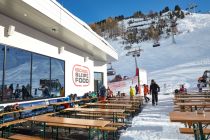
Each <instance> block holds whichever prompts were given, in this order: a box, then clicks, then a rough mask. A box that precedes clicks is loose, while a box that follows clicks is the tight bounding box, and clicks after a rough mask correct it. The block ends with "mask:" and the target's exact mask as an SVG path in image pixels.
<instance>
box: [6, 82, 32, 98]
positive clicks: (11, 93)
mask: <svg viewBox="0 0 210 140" xmlns="http://www.w3.org/2000/svg"><path fill="white" fill-rule="evenodd" d="M3 92H4V93H5V95H6V96H7V97H8V98H10V99H15V100H16V99H19V98H20V97H22V100H26V99H29V98H31V94H30V85H29V84H27V85H26V86H25V85H22V86H20V85H19V84H17V85H16V87H15V88H14V86H13V84H10V85H5V87H4V89H3Z"/></svg>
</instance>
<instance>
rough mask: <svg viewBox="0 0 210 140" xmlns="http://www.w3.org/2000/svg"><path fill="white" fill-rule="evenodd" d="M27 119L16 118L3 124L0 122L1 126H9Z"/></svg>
mask: <svg viewBox="0 0 210 140" xmlns="http://www.w3.org/2000/svg"><path fill="white" fill-rule="evenodd" d="M26 121H27V120H25V119H19V120H14V121H11V122H6V123H3V124H0V128H2V127H8V126H10V125H14V124H19V123H23V122H26Z"/></svg>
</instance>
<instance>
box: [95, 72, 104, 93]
mask: <svg viewBox="0 0 210 140" xmlns="http://www.w3.org/2000/svg"><path fill="white" fill-rule="evenodd" d="M103 83H104V81H103V73H102V72H94V91H96V92H99V89H100V87H101V86H102V85H103Z"/></svg>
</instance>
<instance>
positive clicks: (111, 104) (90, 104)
mask: <svg viewBox="0 0 210 140" xmlns="http://www.w3.org/2000/svg"><path fill="white" fill-rule="evenodd" d="M86 105H87V106H105V107H112V108H113V107H119V108H131V107H132V105H131V104H114V103H86Z"/></svg>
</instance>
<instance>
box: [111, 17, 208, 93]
mask: <svg viewBox="0 0 210 140" xmlns="http://www.w3.org/2000/svg"><path fill="white" fill-rule="evenodd" d="M125 23H126V22H125ZM177 23H178V25H177V28H178V32H179V33H178V34H177V35H175V41H176V44H173V43H172V38H171V37H170V38H167V39H165V38H161V39H160V45H161V46H160V47H156V48H153V47H152V45H153V41H147V42H141V43H139V44H133V45H132V47H139V46H140V47H141V48H142V49H143V52H142V53H141V56H140V57H138V58H137V61H138V66H139V67H141V68H143V69H146V70H147V72H148V79H155V80H156V81H157V83H158V84H159V85H160V87H161V91H164V92H171V91H173V90H174V89H175V88H177V87H179V85H180V84H185V85H186V86H187V88H188V89H195V88H196V83H197V79H198V77H199V76H202V74H203V72H204V70H207V69H210V42H209V40H210V14H191V15H187V16H186V17H185V18H184V19H182V20H178V21H177ZM127 26H128V25H127ZM127 26H126V27H127ZM108 41H109V43H110V44H111V45H112V46H113V47H114V48H115V49H116V50H117V52H118V54H119V60H118V61H116V62H113V63H112V66H113V68H114V69H116V71H117V74H121V75H122V76H124V75H126V76H130V77H132V76H134V74H135V61H134V58H133V57H132V56H125V54H126V53H127V50H124V49H123V48H124V47H123V45H122V43H121V42H122V41H123V40H122V39H121V38H120V37H118V38H117V39H115V40H108ZM149 83H150V82H149Z"/></svg>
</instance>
